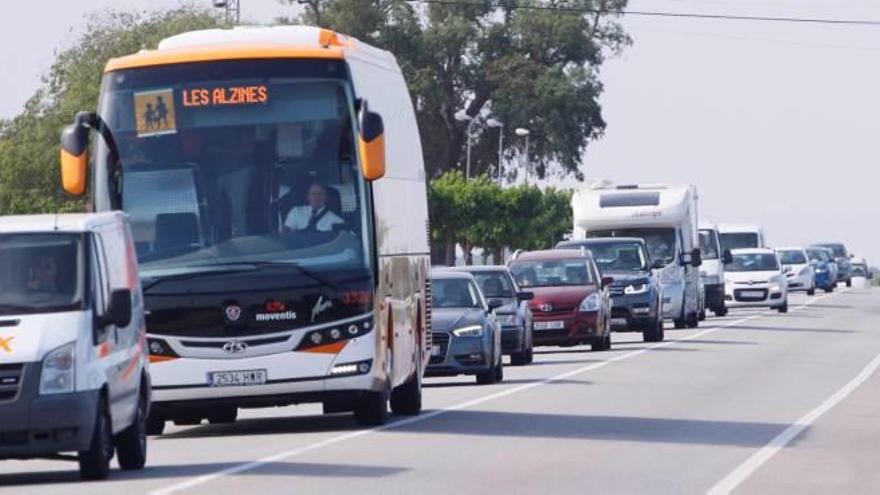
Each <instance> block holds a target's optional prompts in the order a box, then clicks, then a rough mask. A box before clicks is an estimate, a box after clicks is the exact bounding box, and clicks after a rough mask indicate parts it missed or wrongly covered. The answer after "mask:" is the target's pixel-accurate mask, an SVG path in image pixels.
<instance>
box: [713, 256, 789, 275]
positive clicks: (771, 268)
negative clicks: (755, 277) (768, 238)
mask: <svg viewBox="0 0 880 495" xmlns="http://www.w3.org/2000/svg"><path fill="white" fill-rule="evenodd" d="M724 270H725V271H729V272H775V271H779V260H778V259H777V258H776V255H775V254H770V253H735V254H734V255H733V262H731V263H730V264H728V265H725V266H724Z"/></svg>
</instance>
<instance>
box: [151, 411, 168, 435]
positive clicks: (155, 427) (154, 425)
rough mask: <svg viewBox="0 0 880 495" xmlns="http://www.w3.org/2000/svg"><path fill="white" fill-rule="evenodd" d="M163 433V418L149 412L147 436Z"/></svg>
mask: <svg viewBox="0 0 880 495" xmlns="http://www.w3.org/2000/svg"><path fill="white" fill-rule="evenodd" d="M164 432H165V416H162V415H161V414H157V413H155V412H151V413H150V415H149V416H147V435H161V434H162V433H164Z"/></svg>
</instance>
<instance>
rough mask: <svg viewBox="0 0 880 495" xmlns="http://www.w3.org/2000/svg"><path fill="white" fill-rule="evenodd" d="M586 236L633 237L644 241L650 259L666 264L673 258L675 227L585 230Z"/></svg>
mask: <svg viewBox="0 0 880 495" xmlns="http://www.w3.org/2000/svg"><path fill="white" fill-rule="evenodd" d="M587 237H590V238H596V237H635V238H639V239H642V240H644V241H645V244H646V245H647V247H648V254H649V255H650V256H651V259H652V260H661V261H662V262H663V264H664V265H668V264H669V263H672V262H673V261H674V260H675V229H672V228H658V229H613V230H596V231H592V232H587Z"/></svg>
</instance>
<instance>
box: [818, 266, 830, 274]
mask: <svg viewBox="0 0 880 495" xmlns="http://www.w3.org/2000/svg"><path fill="white" fill-rule="evenodd" d="M816 273H828V267H827V266H820V267H819V268H816Z"/></svg>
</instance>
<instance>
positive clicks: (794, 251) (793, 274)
mask: <svg viewBox="0 0 880 495" xmlns="http://www.w3.org/2000/svg"><path fill="white" fill-rule="evenodd" d="M776 255H777V256H779V262H780V263H782V272H783V273H785V280H786V281H787V282H788V291H789V292H806V293H807V295H810V296H813V295H815V294H816V271H815V270H814V269H813V266H812V265H811V264H810V258H809V256H807V251H806V250H805V249H804V248H802V247H785V248H776Z"/></svg>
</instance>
